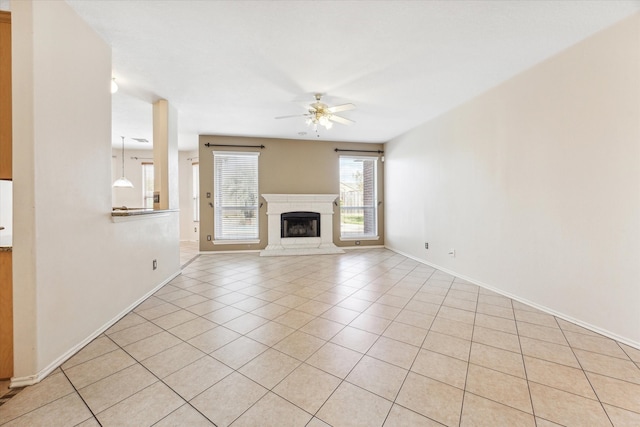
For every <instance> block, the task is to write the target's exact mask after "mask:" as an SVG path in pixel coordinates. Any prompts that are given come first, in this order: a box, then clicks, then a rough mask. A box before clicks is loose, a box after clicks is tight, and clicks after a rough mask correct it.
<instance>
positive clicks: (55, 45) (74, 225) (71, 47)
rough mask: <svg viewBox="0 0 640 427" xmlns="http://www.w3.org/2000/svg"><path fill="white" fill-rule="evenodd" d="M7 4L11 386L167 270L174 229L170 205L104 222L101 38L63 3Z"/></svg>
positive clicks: (108, 179) (173, 265) (106, 133)
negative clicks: (163, 211)
mask: <svg viewBox="0 0 640 427" xmlns="http://www.w3.org/2000/svg"><path fill="white" fill-rule="evenodd" d="M12 9H13V10H12V15H13V16H12V19H13V25H12V28H13V30H12V39H13V42H12V43H13V52H14V60H13V76H14V82H13V93H14V98H13V110H14V111H13V113H14V115H13V117H14V119H13V120H14V122H13V123H14V129H13V132H14V134H13V135H14V141H19V143H16V144H14V151H13V153H14V157H13V162H14V181H13V182H14V239H13V240H14V241H13V245H14V248H13V263H14V276H13V277H14V279H13V280H14V325H15V334H14V336H15V343H14V344H15V354H14V360H15V372H14V379H13V384H14V385H23V384H27V383H30V382H34V381H38V380H39V379H41V378H42V376H43V375H44V374H46V373H47V372H48V371H50V370H51V369H53V368H55V367H56V366H57V365H58V364H59V363H61V362H62V361H64V359H65V358H66V357H68V356H69V355H70V354H72V353H73V352H74V351H76V350H77V349H78V348H79V346H80V345H82V344H83V343H85V342H86V340H87V339H89V338H90V337H92V336H93V335H95V334H96V333H97V332H99V331H101V330H102V329H103V328H104V327H105V326H106V325H108V324H109V323H110V322H111V321H113V320H114V319H116V318H117V317H118V316H119V315H121V314H124V311H125V310H127V309H128V308H130V307H131V305H132V304H133V303H135V302H136V301H138V300H139V299H140V298H141V297H143V296H144V295H145V294H147V293H148V292H150V291H152V290H153V289H154V288H155V287H157V286H158V285H160V284H161V283H163V282H164V281H166V280H167V279H168V278H170V277H172V276H173V275H174V274H176V273H177V272H178V271H179V244H178V238H179V229H178V215H177V213H175V214H168V215H166V216H163V217H155V218H150V219H145V220H139V221H133V222H123V223H114V222H112V220H111V215H110V212H111V205H112V195H111V184H112V176H111V153H112V151H111V135H110V132H111V95H110V92H109V85H110V80H111V52H110V49H109V46H108V45H107V44H106V43H105V42H104V41H103V40H102V39H100V37H98V35H96V34H95V33H94V32H93V31H92V30H91V29H90V28H89V26H88V25H86V24H85V23H84V22H83V21H82V20H81V19H80V18H79V17H78V16H77V15H76V14H75V12H74V11H73V10H72V9H71V8H70V7H69V6H68V5H67V4H66V3H65V2H60V1H56V2H42V1H29V0H24V1H19V2H14V3H13V4H12ZM153 259H157V260H158V269H157V270H155V271H153V270H152V260H153Z"/></svg>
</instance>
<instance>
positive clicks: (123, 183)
mask: <svg viewBox="0 0 640 427" xmlns="http://www.w3.org/2000/svg"><path fill="white" fill-rule="evenodd" d="M120 138H122V177H121V178H118V179H116V182H114V183H113V186H114V187H120V188H133V184H132V183H131V181H129V180H128V179H127V178H125V177H124V136H121V137H120Z"/></svg>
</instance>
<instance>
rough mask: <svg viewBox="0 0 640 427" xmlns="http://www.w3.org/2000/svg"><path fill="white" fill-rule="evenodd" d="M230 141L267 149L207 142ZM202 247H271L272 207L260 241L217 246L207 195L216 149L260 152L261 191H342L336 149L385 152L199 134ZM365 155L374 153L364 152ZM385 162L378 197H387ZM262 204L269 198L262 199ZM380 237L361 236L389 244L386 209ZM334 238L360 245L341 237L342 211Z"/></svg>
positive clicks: (356, 145) (380, 166) (262, 222)
mask: <svg viewBox="0 0 640 427" xmlns="http://www.w3.org/2000/svg"><path fill="white" fill-rule="evenodd" d="M207 142H208V143H212V144H231V145H264V146H265V148H264V149H262V150H260V149H257V148H251V149H248V148H234V147H206V146H205V145H204V144H205V143H207ZM199 144H200V147H199V153H200V154H199V157H200V196H201V198H200V250H202V251H211V250H215V251H227V250H256V249H264V248H265V247H266V245H267V213H266V212H267V206H266V203H265V204H264V205H263V206H262V208H261V209H260V243H259V244H255V245H213V244H212V242H209V241H207V235H211V236H213V209H212V208H211V207H210V206H209V202H213V199H212V198H211V199H207V198H206V193H207V192H209V193H211V194H212V195H213V154H212V153H213V151H214V150H216V151H222V150H228V151H256V150H257V151H260V158H259V165H258V168H259V177H258V179H259V184H258V185H259V187H260V191H259V192H260V194H261V195H262V194H339V193H340V180H339V174H338V171H339V155H340V154H357V153H336V152H335V151H334V150H335V149H336V148H340V149H348V150H382V149H383V145H382V144H361V143H337V142H326V141H308V140H293V139H264V138H241V137H227V136H206V135H202V136H200V143H199ZM362 155H375V154H371V153H362ZM383 179H384V163H383V162H382V161H381V160H379V161H378V200H381V201H384V190H383V188H382V187H383V186H382V183H383ZM261 202H264V200H263V199H262V198H261ZM378 215H379V217H378V233H379V234H378V236H379V239H378V240H361V246H368V245H382V244H384V227H383V224H384V216H383V208H382V207H379V208H378ZM333 242H334V243H335V244H336V245H337V246H344V247H346V246H355V243H354V242H353V241H344V242H341V241H340V224H339V215H338V210H337V209H335V211H334V220H333Z"/></svg>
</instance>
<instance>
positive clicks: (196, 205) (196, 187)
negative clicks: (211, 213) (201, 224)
mask: <svg viewBox="0 0 640 427" xmlns="http://www.w3.org/2000/svg"><path fill="white" fill-rule="evenodd" d="M191 172H192V177H191V182H192V188H193V191H192V193H191V194H192V196H193V221H194V222H198V221H200V164H199V163H193V164H192V165H191Z"/></svg>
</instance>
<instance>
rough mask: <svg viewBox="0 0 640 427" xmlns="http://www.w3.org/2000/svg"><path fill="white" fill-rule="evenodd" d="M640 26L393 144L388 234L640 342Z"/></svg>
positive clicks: (627, 23)
mask: <svg viewBox="0 0 640 427" xmlns="http://www.w3.org/2000/svg"><path fill="white" fill-rule="evenodd" d="M639 29H640V15H638V14H636V15H635V16H633V17H631V18H629V19H626V20H624V21H622V22H621V23H619V24H617V25H615V26H613V27H611V28H609V29H606V30H605V31H603V32H601V33H599V34H596V35H595V36H593V37H591V38H589V39H587V40H585V41H583V42H581V43H579V44H578V45H576V46H574V47H572V48H570V49H568V50H566V51H564V52H562V53H561V54H559V55H557V56H555V57H553V58H551V59H549V60H547V61H545V62H543V63H541V64H539V65H537V66H536V67H534V68H532V69H530V70H528V71H527V72H524V73H522V74H521V75H519V76H517V77H515V78H513V79H511V80H509V81H507V82H505V83H504V84H501V85H500V86H498V87H496V88H494V89H493V90H490V91H489V92H487V93H485V94H483V95H482V96H480V97H478V98H476V99H474V100H472V101H470V102H468V103H466V104H465V105H463V106H461V107H459V108H456V109H454V110H453V111H451V112H449V113H446V114H444V115H443V116H441V117H439V118H436V119H434V120H432V121H430V122H428V123H426V124H424V125H422V126H420V127H418V128H417V129H415V130H413V131H411V132H409V133H408V134H406V135H403V136H402V137H399V138H397V139H395V140H393V141H391V142H389V143H388V144H386V147H385V156H386V163H385V168H386V169H385V172H386V179H385V186H386V187H385V188H386V200H385V204H386V211H385V213H386V233H387V234H386V236H387V237H386V244H387V246H388V247H390V248H393V249H395V250H398V251H400V252H402V253H406V254H408V255H410V256H413V257H415V258H417V259H421V260H424V261H426V262H428V263H430V264H432V265H435V266H438V267H440V268H444V269H447V270H449V271H451V272H454V273H456V274H458V275H461V276H463V277H466V278H469V279H471V280H473V281H475V282H476V283H480V284H485V285H487V286H489V287H493V288H496V289H498V290H500V291H501V292H503V293H506V294H509V295H513V296H515V297H517V298H519V299H521V300H527V301H530V302H532V303H534V304H536V305H538V306H541V307H544V308H546V309H548V310H549V311H552V312H555V313H558V314H560V315H562V316H564V317H565V318H571V319H575V320H577V321H578V322H580V323H582V324H584V325H589V326H591V327H592V328H594V329H598V330H600V331H603V332H606V333H607V334H609V335H610V336H613V337H617V338H618V339H621V340H623V341H625V342H627V343H629V344H631V345H634V346H636V347H640V311H639V310H638V307H640V102H639V100H640V34H639V31H640V30H639ZM425 242H429V244H430V249H429V250H425V249H424V243H425ZM451 248H455V250H456V257H455V258H453V257H450V256H449V255H447V253H448V251H449V250H450V249H451Z"/></svg>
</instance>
